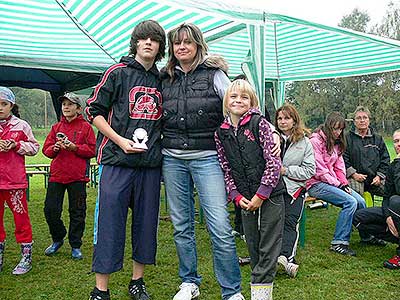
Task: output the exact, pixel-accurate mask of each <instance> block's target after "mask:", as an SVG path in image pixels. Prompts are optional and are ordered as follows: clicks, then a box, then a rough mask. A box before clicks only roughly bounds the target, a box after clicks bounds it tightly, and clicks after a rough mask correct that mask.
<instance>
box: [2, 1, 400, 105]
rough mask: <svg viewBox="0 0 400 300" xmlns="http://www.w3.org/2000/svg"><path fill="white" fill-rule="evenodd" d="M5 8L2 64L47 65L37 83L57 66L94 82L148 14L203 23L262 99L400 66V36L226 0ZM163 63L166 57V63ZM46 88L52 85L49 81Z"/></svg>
mask: <svg viewBox="0 0 400 300" xmlns="http://www.w3.org/2000/svg"><path fill="white" fill-rule="evenodd" d="M0 10H1V14H0V65H1V66H6V67H13V68H18V69H19V70H22V73H24V72H25V73H27V72H28V70H29V71H30V72H31V71H32V74H34V72H33V70H46V72H47V73H45V74H43V76H41V77H40V76H37V75H32V76H31V77H32V78H31V81H32V85H34V82H35V80H36V81H37V80H38V79H39V78H41V79H40V80H42V79H43V80H45V78H46V77H53V76H54V77H57V76H55V75H54V73H53V75H51V74H50V73H49V70H55V71H61V72H74V74H77V77H76V78H75V82H80V85H81V86H80V88H83V86H84V85H86V86H90V85H92V84H93V81H94V80H89V78H88V77H85V74H86V75H87V74H95V75H96V76H97V77H96V78H95V79H97V78H98V76H99V74H100V73H101V72H102V71H103V70H104V69H105V68H106V67H107V66H109V65H111V64H113V63H115V62H117V61H119V59H120V57H121V56H122V55H126V54H127V52H128V48H129V39H130V34H131V31H132V29H133V27H134V26H135V25H136V24H138V23H139V22H140V21H142V20H145V19H154V20H157V21H159V22H160V24H161V25H162V26H163V27H164V28H165V29H166V30H167V31H168V30H170V29H171V28H174V27H176V26H177V25H179V24H181V23H183V22H190V23H194V24H196V25H198V26H199V27H200V29H201V30H202V31H203V33H204V36H205V38H206V40H207V42H208V44H209V47H210V53H217V54H221V55H223V56H224V57H225V58H226V60H227V61H228V63H229V66H230V69H229V76H231V77H234V76H236V75H238V74H241V73H243V71H242V63H245V64H244V69H245V70H246V74H247V75H248V76H249V77H250V79H251V81H252V82H253V83H254V84H255V87H256V89H257V91H258V93H259V96H260V98H261V100H262V99H263V97H264V93H263V87H264V83H265V81H273V82H276V86H279V87H280V88H279V89H278V93H276V94H277V95H276V99H275V101H276V102H277V105H278V106H279V105H280V104H281V103H282V101H283V95H284V94H283V93H282V92H283V91H282V90H284V82H285V81H298V80H312V79H323V78H333V77H342V76H356V75H363V74H369V73H380V72H387V71H393V70H398V69H400V43H399V42H398V41H395V40H390V39H385V38H382V37H378V36H374V35H368V34H362V33H358V32H355V31H351V30H346V29H342V28H336V27H329V26H324V25H320V24H316V23H312V22H307V21H304V20H300V19H295V18H291V17H287V16H283V15H277V14H271V13H266V12H263V11H261V10H256V9H243V8H238V7H234V6H232V5H230V4H229V5H228V4H224V3H210V2H205V1H203V0H197V1H192V0H185V1H178V0H136V1H134V0H131V1H126V0H40V1H39V0H37V1H34V0H24V1H20V0H7V1H5V0H0ZM263 49H264V50H263ZM249 54H250V55H249ZM248 55H249V57H248ZM163 64H165V61H164V62H161V64H160V66H162V65H163ZM29 74H31V73H29V72H28V75H29ZM25 75H27V74H25ZM7 76H8V75H7V72H3V71H1V72H0V84H6V83H4V82H6V80H7ZM25 77H27V76H25ZM79 78H82V80H80V79H79ZM85 78H86V79H85ZM25 80H28V81H29V79H25ZM55 81H56V82H57V81H58V83H59V86H58V90H65V89H67V88H68V87H72V86H73V85H71V84H70V85H68V80H67V81H64V79H55ZM13 82H14V83H15V81H13ZM6 85H7V84H6ZM8 85H10V83H9V84H8ZM44 89H45V90H51V89H50V87H48V86H44ZM52 89H53V91H54V90H56V89H55V88H54V86H53V88H52ZM279 91H281V92H279Z"/></svg>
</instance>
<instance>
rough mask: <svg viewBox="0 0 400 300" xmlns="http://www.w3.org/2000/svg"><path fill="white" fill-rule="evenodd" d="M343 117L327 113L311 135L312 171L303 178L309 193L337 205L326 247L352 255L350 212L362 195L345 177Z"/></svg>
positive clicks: (361, 204) (361, 205) (360, 204)
mask: <svg viewBox="0 0 400 300" xmlns="http://www.w3.org/2000/svg"><path fill="white" fill-rule="evenodd" d="M345 127H346V123H345V119H344V118H343V116H342V115H341V114H340V113H338V112H332V113H330V114H329V115H328V116H327V118H326V120H325V123H324V124H322V125H321V126H320V127H319V128H317V130H316V131H315V132H314V133H313V134H312V135H311V139H310V141H311V144H312V146H313V149H314V155H315V164H316V173H315V175H314V176H313V177H312V178H311V179H310V180H309V181H308V182H307V190H308V193H309V195H310V196H312V197H315V198H318V199H322V200H324V201H326V202H328V203H331V204H332V205H335V206H338V207H341V208H342V210H341V211H340V213H339V217H338V220H337V221H336V229H335V233H334V235H333V240H332V242H331V247H330V250H331V251H333V252H335V253H339V254H342V255H350V256H355V255H356V253H355V252H354V251H353V250H352V249H350V248H349V243H350V234H351V229H352V220H353V215H354V213H355V212H356V210H357V209H359V208H365V207H366V205H365V201H364V199H363V198H362V197H361V196H360V195H359V194H357V193H356V192H355V191H353V190H352V189H351V188H350V187H349V185H348V182H347V179H346V168H345V165H344V161H343V153H344V151H345V147H346V144H345V139H344V134H343V130H344V128H345Z"/></svg>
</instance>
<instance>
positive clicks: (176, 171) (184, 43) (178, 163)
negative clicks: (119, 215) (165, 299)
mask: <svg viewBox="0 0 400 300" xmlns="http://www.w3.org/2000/svg"><path fill="white" fill-rule="evenodd" d="M168 43H169V59H168V63H167V65H166V67H165V70H164V73H163V75H162V87H163V93H162V94H163V102H164V103H163V128H162V131H163V132H162V133H163V141H162V145H163V151H162V153H163V155H164V159H163V177H164V182H165V189H166V192H167V198H168V203H169V207H170V214H171V219H172V222H173V224H174V229H175V232H174V240H175V245H176V249H177V253H178V258H179V276H180V278H181V280H182V284H181V285H180V287H179V288H180V289H179V291H178V292H177V294H176V295H175V296H174V298H173V299H174V300H190V299H194V298H197V297H198V296H199V295H200V291H199V285H200V282H201V276H200V275H199V274H198V273H197V252H196V240H195V230H194V223H195V222H194V211H195V208H194V199H193V190H194V186H196V189H197V191H198V194H199V200H200V205H201V207H202V209H203V211H204V215H205V218H206V221H207V226H208V231H209V233H210V238H211V242H212V248H213V259H214V271H215V275H216V277H217V280H218V283H219V284H220V286H221V290H222V299H223V300H228V299H229V300H243V299H244V297H243V295H242V294H241V287H240V283H241V276H240V269H239V263H238V260H237V255H236V246H235V241H234V237H233V236H232V234H231V231H232V228H231V225H230V223H229V218H228V211H227V209H226V204H227V199H226V192H225V184H224V176H223V173H222V170H221V168H220V166H219V163H218V158H217V152H216V149H215V142H214V132H215V130H216V129H217V127H218V126H219V125H220V124H221V122H222V120H223V114H222V98H223V96H224V93H225V90H226V88H227V86H228V85H229V83H230V82H229V79H228V77H227V75H226V73H225V72H226V71H227V67H226V63H225V61H224V60H223V59H222V58H221V57H207V49H208V48H207V45H206V43H205V41H204V38H203V35H202V33H201V31H200V30H199V28H198V27H197V26H195V25H193V24H182V25H180V26H179V27H177V28H175V29H173V30H171V31H170V32H169V34H168Z"/></svg>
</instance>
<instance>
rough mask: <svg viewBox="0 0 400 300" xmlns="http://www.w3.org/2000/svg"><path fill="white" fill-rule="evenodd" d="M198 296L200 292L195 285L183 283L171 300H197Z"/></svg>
mask: <svg viewBox="0 0 400 300" xmlns="http://www.w3.org/2000/svg"><path fill="white" fill-rule="evenodd" d="M199 295H200V290H199V287H198V286H197V284H195V283H191V282H183V283H182V284H181V285H180V286H179V292H177V293H176V295H175V296H174V299H173V300H191V299H197V298H198V297H199Z"/></svg>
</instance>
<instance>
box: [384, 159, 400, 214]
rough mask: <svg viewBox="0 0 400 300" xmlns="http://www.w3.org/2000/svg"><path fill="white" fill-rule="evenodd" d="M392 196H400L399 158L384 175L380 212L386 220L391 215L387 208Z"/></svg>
mask: <svg viewBox="0 0 400 300" xmlns="http://www.w3.org/2000/svg"><path fill="white" fill-rule="evenodd" d="M393 195H399V196H400V158H395V159H394V160H393V161H392V163H391V164H390V165H389V169H388V171H387V174H386V182H385V193H384V195H383V201H382V210H383V214H384V215H385V217H386V218H387V217H389V216H390V215H391V214H390V212H389V210H388V207H389V200H390V197H391V196H393Z"/></svg>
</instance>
